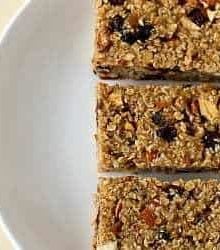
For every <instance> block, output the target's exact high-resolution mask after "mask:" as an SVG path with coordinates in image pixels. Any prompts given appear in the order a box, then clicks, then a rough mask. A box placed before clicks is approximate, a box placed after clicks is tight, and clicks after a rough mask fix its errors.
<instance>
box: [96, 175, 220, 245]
mask: <svg viewBox="0 0 220 250" xmlns="http://www.w3.org/2000/svg"><path fill="white" fill-rule="evenodd" d="M97 196H98V200H97V202H98V206H99V207H100V215H99V221H98V224H97V235H96V243H97V244H96V246H95V249H97V250H102V249H103V250H104V249H105V250H122V249H129V250H137V249H140V250H142V249H146V250H148V249H163V250H166V249H169V250H170V249H180V250H182V249H184V250H185V249H219V248H220V231H219V221H220V206H219V202H220V184H219V182H217V181H215V180H209V181H201V180H193V181H183V180H178V181H174V182H161V181H159V180H157V179H151V178H138V177H122V178H115V179H114V178H110V179H106V178H103V179H101V181H100V184H99V190H98V195H97Z"/></svg>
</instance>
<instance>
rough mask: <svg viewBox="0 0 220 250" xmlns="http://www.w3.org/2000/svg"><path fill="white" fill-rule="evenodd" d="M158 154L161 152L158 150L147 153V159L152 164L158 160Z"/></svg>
mask: <svg viewBox="0 0 220 250" xmlns="http://www.w3.org/2000/svg"><path fill="white" fill-rule="evenodd" d="M158 153H159V151H158V150H156V149H155V150H151V151H148V152H146V154H147V159H148V160H149V161H150V162H151V161H153V160H155V159H157V157H158Z"/></svg>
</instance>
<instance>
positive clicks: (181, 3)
mask: <svg viewBox="0 0 220 250" xmlns="http://www.w3.org/2000/svg"><path fill="white" fill-rule="evenodd" d="M186 2H187V0H178V4H180V5H184V4H186Z"/></svg>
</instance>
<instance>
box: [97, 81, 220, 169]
mask: <svg viewBox="0 0 220 250" xmlns="http://www.w3.org/2000/svg"><path fill="white" fill-rule="evenodd" d="M97 99H98V100H97V126H98V129H97V144H98V158H99V168H100V170H101V171H112V170H117V171H118V170H125V169H126V170H137V169H139V170H141V169H143V170H146V169H156V168H161V169H162V168H163V169H168V170H192V169H193V170H199V169H200V170H204V169H219V168H220V128H219V122H220V89H219V88H218V87H216V86H214V85H211V84H209V85H206V84H202V85H195V86H191V85H172V86H171V85H167V86H165V85H145V86H119V85H114V86H110V85H106V84H99V85H98V89H97Z"/></svg>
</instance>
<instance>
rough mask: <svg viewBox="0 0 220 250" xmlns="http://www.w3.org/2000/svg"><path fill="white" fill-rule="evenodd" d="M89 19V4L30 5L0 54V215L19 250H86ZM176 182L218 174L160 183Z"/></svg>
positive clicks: (92, 176)
mask: <svg viewBox="0 0 220 250" xmlns="http://www.w3.org/2000/svg"><path fill="white" fill-rule="evenodd" d="M92 16H93V11H92V3H90V1H86V0H82V1H78V0H72V1H69V0H33V1H32V2H31V4H30V5H29V6H28V7H27V8H26V10H25V11H24V12H23V13H22V15H21V16H20V17H19V18H18V19H17V21H16V22H15V24H14V25H13V26H12V28H11V29H10V32H9V33H8V35H7V36H6V37H5V39H4V40H3V43H2V44H1V46H0V211H1V215H2V217H3V219H4V222H5V223H6V224H7V227H8V229H9V230H10V232H11V233H12V235H13V236H14V238H15V239H16V241H17V242H18V244H19V246H20V247H21V249H24V250H87V249H91V226H90V224H91V214H90V211H91V207H92V194H93V192H94V191H95V186H96V160H95V155H96V149H95V140H94V137H93V135H94V132H95V129H94V128H95V112H94V110H95V80H94V76H93V74H92V70H91V67H90V61H91V54H92V45H93V38H92V37H93V29H92V27H93V25H92V23H93V20H92ZM154 175H155V174H154ZM158 175H159V174H158ZM180 176H181V177H186V178H188V179H189V178H193V177H204V176H206V177H218V176H219V174H216V173H213V174H190V173H189V174H187V175H186V174H179V175H160V177H161V178H162V179H175V178H179V177H180Z"/></svg>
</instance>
